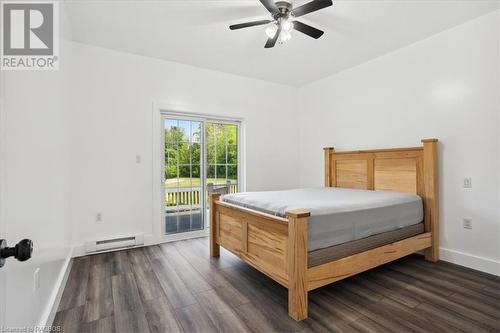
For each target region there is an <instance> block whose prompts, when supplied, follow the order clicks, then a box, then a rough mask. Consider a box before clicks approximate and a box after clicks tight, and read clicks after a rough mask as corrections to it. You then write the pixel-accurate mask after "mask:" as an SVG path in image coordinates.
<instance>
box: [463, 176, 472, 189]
mask: <svg viewBox="0 0 500 333" xmlns="http://www.w3.org/2000/svg"><path fill="white" fill-rule="evenodd" d="M464 188H472V178H470V177H466V178H464Z"/></svg>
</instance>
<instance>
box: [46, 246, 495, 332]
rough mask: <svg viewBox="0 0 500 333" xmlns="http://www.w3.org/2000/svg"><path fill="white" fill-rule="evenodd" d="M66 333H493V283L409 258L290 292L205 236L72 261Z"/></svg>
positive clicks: (62, 313) (63, 318)
mask: <svg viewBox="0 0 500 333" xmlns="http://www.w3.org/2000/svg"><path fill="white" fill-rule="evenodd" d="M54 325H61V326H62V330H63V331H64V332H134V333H135V332H216V331H217V332H259V333H260V332H310V331H314V332H398V333H399V332H500V278H499V277H494V276H491V275H488V274H484V273H480V272H477V271H473V270H470V269H466V268H463V267H460V266H455V265H452V264H448V263H445V262H439V263H437V264H432V263H429V262H426V261H424V260H423V259H422V257H421V256H418V255H413V256H409V257H407V258H404V259H402V260H399V261H396V262H393V263H390V264H388V265H385V266H382V267H379V268H377V269H374V270H371V271H369V272H365V273H363V274H359V275H357V276H355V277H352V278H349V279H347V280H344V281H341V282H338V283H335V284H333V285H330V286H326V287H323V288H320V289H318V290H315V291H313V292H311V293H309V319H307V320H305V321H303V322H300V323H298V322H295V321H293V320H292V319H290V318H289V317H288V315H287V291H286V289H285V288H283V287H281V286H280V285H278V284H277V283H275V282H273V281H272V280H270V279H269V278H267V277H265V276H264V275H263V274H261V273H259V272H258V271H256V270H255V269H253V268H251V267H249V266H248V265H246V264H244V263H243V262H242V261H240V260H239V259H238V258H237V257H235V256H233V255H232V254H230V253H228V252H227V251H224V250H222V253H221V257H220V259H211V258H209V256H208V243H207V239H195V240H188V241H180V242H176V243H169V244H163V245H161V246H152V247H148V248H143V249H132V250H127V251H120V252H114V253H111V254H99V255H94V256H89V257H83V258H77V259H75V260H74V263H73V268H72V270H71V273H70V276H69V279H68V283H67V286H66V289H65V291H64V294H63V297H62V301H61V304H60V307H59V312H58V313H57V315H56V318H55V322H54Z"/></svg>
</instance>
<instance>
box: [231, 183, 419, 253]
mask: <svg viewBox="0 0 500 333" xmlns="http://www.w3.org/2000/svg"><path fill="white" fill-rule="evenodd" d="M221 200H222V201H223V202H227V203H231V204H234V205H237V206H241V207H246V208H250V209H254V210H257V211H261V212H264V213H268V214H272V215H276V216H281V217H285V216H286V212H287V211H290V210H296V209H301V210H306V211H309V212H310V213H311V217H310V219H309V224H308V251H315V250H318V249H323V248H327V247H330V246H335V245H339V244H343V243H347V242H351V241H354V240H358V239H363V238H366V237H370V236H373V235H377V234H381V233H384V232H389V231H394V230H398V229H400V228H404V227H408V226H411V225H414V224H418V223H420V222H422V221H423V208H422V199H421V198H420V197H419V196H417V195H413V194H406V193H398V192H386V191H367V190H356V189H344V188H336V187H327V188H302V189H293V190H285V191H264V192H240V193H233V194H227V195H224V196H223V197H222V198H221Z"/></svg>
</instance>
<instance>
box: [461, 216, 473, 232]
mask: <svg viewBox="0 0 500 333" xmlns="http://www.w3.org/2000/svg"><path fill="white" fill-rule="evenodd" d="M463 223H464V229H472V219H470V218H467V217H464V219H463Z"/></svg>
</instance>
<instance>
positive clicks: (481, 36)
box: [299, 11, 500, 274]
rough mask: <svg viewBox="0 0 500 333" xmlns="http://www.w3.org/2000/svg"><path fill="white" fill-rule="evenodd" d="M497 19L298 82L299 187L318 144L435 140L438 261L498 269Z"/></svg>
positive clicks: (312, 176) (313, 181) (318, 159)
mask: <svg viewBox="0 0 500 333" xmlns="http://www.w3.org/2000/svg"><path fill="white" fill-rule="evenodd" d="M498 21H499V14H498V11H497V12H494V13H491V14H488V15H485V16H483V17H480V18H478V19H475V20H473V21H470V22H467V23H465V24H463V25H460V26H457V27H455V28H453V29H450V30H448V31H445V32H442V33H440V34H437V35H435V36H433V37H431V38H428V39H426V40H423V41H420V42H418V43H415V44H413V45H411V46H408V47H405V48H403V49H400V50H398V51H395V52H393V53H390V54H388V55H386V56H383V57H381V58H378V59H375V60H372V61H370V62H368V63H365V64H362V65H359V66H357V67H355V68H352V69H349V70H346V71H344V72H341V73H338V74H337V75H334V76H331V77H328V78H326V79H323V80H321V81H318V82H315V83H312V84H309V85H307V86H305V87H303V88H301V89H300V91H299V114H300V184H301V186H321V184H322V182H323V174H322V173H321V172H320V171H321V170H322V168H323V164H322V163H323V155H322V154H323V152H322V150H321V148H322V147H324V146H334V147H335V148H336V149H338V150H343V149H344V150H346V149H348V150H351V149H358V148H383V147H394V146H414V145H419V144H420V139H421V138H428V137H435V138H438V139H439V140H440V149H439V154H440V174H439V176H440V191H441V192H440V202H441V204H440V209H441V221H440V222H441V231H440V241H441V250H442V251H441V254H442V258H443V259H446V260H450V261H453V262H457V263H461V264H465V265H468V266H471V267H475V268H478V269H482V270H486V271H489V272H493V273H496V274H500V264H499V257H500V249H499V246H500V245H499V244H500V230H499V229H500V227H499V211H498V203H499V186H498V184H499V152H500V145H499V76H498V75H499V70H500V67H499V50H498V47H499V26H498ZM332 57H333V59H334V55H333V56H332ZM332 61H333V60H332ZM311 170H314V171H315V172H311ZM466 176H468V177H472V183H473V188H472V189H463V188H462V181H463V178H464V177H466ZM463 217H471V218H472V219H473V229H472V230H465V229H463V227H462V218H463Z"/></svg>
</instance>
